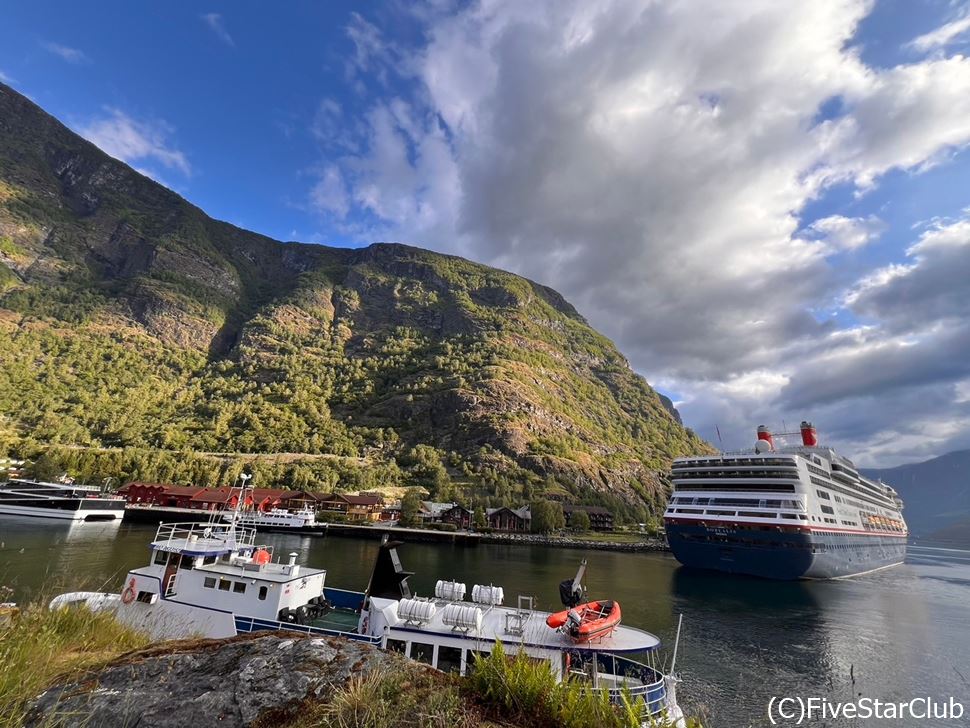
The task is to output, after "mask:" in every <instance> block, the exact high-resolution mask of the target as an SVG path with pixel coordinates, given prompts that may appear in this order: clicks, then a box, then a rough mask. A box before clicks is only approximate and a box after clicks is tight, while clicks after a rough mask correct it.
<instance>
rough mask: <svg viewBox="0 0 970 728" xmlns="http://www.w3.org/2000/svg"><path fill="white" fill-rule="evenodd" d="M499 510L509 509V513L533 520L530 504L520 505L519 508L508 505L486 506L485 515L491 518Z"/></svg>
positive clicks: (526, 519)
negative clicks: (499, 506) (498, 506)
mask: <svg viewBox="0 0 970 728" xmlns="http://www.w3.org/2000/svg"><path fill="white" fill-rule="evenodd" d="M499 511H508V512H509V513H512V514H515V515H516V516H518V517H519V518H521V519H523V520H525V521H531V520H532V511H530V510H529V506H520V507H519V508H509V507H508V506H502V507H501V508H486V509H485V515H486V516H487V517H489V518H491V517H492V516H493V515H494V514H496V513H498V512H499Z"/></svg>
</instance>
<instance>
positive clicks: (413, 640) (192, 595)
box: [51, 523, 683, 726]
mask: <svg viewBox="0 0 970 728" xmlns="http://www.w3.org/2000/svg"><path fill="white" fill-rule="evenodd" d="M255 536H256V534H255V530H254V529H251V528H247V527H241V526H238V525H236V524H235V523H229V524H221V523H210V524H201V523H184V524H162V525H161V526H160V527H159V529H158V532H157V533H156V536H155V538H154V540H153V541H152V543H151V556H150V560H149V563H148V565H146V566H142V567H139V568H136V569H132V570H131V571H130V572H129V573H128V575H127V576H126V577H125V581H124V583H123V588H122V590H121V592H120V593H117V594H103V593H75V594H64V595H61V596H59V597H56V598H55V599H54V600H53V601H52V602H51V607H52V608H60V607H64V606H71V605H75V604H85V605H88V606H89V607H91V608H92V609H99V610H111V611H113V612H114V613H115V615H116V616H117V618H118V619H119V620H120V621H122V622H123V623H125V624H128V625H130V626H133V627H135V628H137V629H140V630H143V631H146V632H149V633H150V634H152V635H154V636H155V637H156V638H159V639H164V638H177V637H184V636H188V635H203V636H206V637H229V636H232V635H236V634H240V633H245V632H253V631H259V630H290V631H294V632H301V633H305V634H310V635H330V636H336V637H341V638H345V639H351V640H358V641H363V642H367V643H369V644H372V645H374V646H376V647H378V648H382V649H386V650H392V651H396V652H400V653H402V654H404V655H405V656H406V657H408V658H410V659H412V660H416V661H418V662H423V663H425V664H428V665H430V666H431V667H434V668H436V669H438V670H442V671H445V672H455V673H458V674H466V673H467V672H469V671H470V670H473V669H474V661H475V659H476V657H477V656H478V655H482V654H487V653H489V652H491V651H492V650H493V649H495V647H496V645H498V644H499V643H503V645H504V646H505V649H506V650H508V651H519V652H523V653H525V654H526V655H528V656H529V657H531V658H534V659H537V660H541V661H543V662H545V663H546V664H547V665H548V666H549V669H550V670H551V671H552V673H553V674H554V675H555V676H556V678H557V679H559V680H570V679H571V680H581V681H585V682H588V683H589V684H591V686H592V687H593V688H594V689H598V690H603V691H605V692H606V693H607V694H608V695H609V697H610V698H611V699H613V700H614V701H616V702H618V703H621V702H623V701H624V700H628V701H632V705H634V706H635V707H637V708H638V709H639V710H640V711H641V712H642V719H643V723H644V725H650V724H655V723H656V722H657V721H659V720H665V721H669V722H670V723H671V724H673V725H678V726H683V714H682V712H681V710H680V708H679V707H678V705H677V701H676V682H677V678H676V677H675V676H674V674H673V672H672V670H671V671H669V672H665V671H663V670H662V669H660V667H658V665H657V662H656V657H655V656H656V652H657V650H658V648H659V647H660V640H659V639H658V638H657V637H656V636H654V635H652V634H650V633H649V632H645V631H643V630H640V629H636V628H633V627H628V626H620V625H619V622H618V621H617V624H616V625H615V626H614V627H613V629H612V630H611V631H610V632H609V633H608V634H606V633H604V634H602V635H601V636H599V637H598V638H597V639H595V640H582V641H576V640H575V639H573V638H572V637H570V636H569V635H568V634H566V633H565V632H563V631H562V630H559V629H550V627H549V626H548V624H547V620H548V619H549V617H550V616H551V615H550V614H549V613H548V612H542V611H539V610H537V609H535V607H534V604H533V599H532V597H526V596H519V597H517V599H516V602H515V605H514V606H512V605H506V604H505V594H504V590H503V589H502V587H500V586H496V585H492V584H478V585H474V586H473V588H472V590H471V594H470V599H466V593H467V591H468V590H467V588H466V585H465V584H463V583H460V582H456V581H444V580H441V581H438V582H437V584H436V586H435V589H434V595H433V596H427V597H422V596H417V595H415V594H413V593H412V592H411V590H410V587H409V585H408V577H409V576H411V574H410V573H409V572H406V571H404V569H403V568H402V566H401V561H400V558H399V556H398V553H397V548H396V547H397V545H398V544H395V543H387V542H385V543H384V544H382V546H381V548H380V550H379V552H378V558H377V560H376V563H375V565H374V569H373V572H372V574H371V578H370V582H369V584H368V587H367V590H366V591H364V592H356V591H348V590H343V589H334V588H332V587H330V586H327V585H326V571H325V570H322V569H315V568H310V567H307V566H304V565H301V564H298V563H296V554H295V553H293V554H289V556H288V558H287V559H286V560H285V561H283V560H281V559H277V558H275V556H274V553H273V549H272V547H271V546H267V545H261V544H258V543H257V542H256V538H255ZM579 576H581V573H580V575H577V579H574V580H572V582H571V583H572V586H573V589H572V593H576V594H580V593H582V589H581V586H580V584H579V583H578V577H579ZM571 601H572V598H571ZM566 606H573V604H572V603H570V604H567V605H566ZM634 657H635V658H636V659H634Z"/></svg>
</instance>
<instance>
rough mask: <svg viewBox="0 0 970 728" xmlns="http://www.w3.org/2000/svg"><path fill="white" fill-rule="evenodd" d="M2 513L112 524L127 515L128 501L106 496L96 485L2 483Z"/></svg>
mask: <svg viewBox="0 0 970 728" xmlns="http://www.w3.org/2000/svg"><path fill="white" fill-rule="evenodd" d="M0 514H4V515H8V516H34V517H37V518H60V519H65V520H69V521H113V520H115V519H118V520H121V519H122V518H124V516H125V499H124V498H118V497H115V496H109V495H104V494H102V493H101V489H100V488H98V487H97V486H90V485H73V484H65V483H41V482H37V481H33V480H10V481H8V482H6V483H0Z"/></svg>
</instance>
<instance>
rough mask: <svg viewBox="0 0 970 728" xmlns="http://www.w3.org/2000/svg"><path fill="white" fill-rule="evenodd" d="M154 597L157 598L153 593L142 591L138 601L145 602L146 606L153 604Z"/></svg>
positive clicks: (139, 593)
mask: <svg viewBox="0 0 970 728" xmlns="http://www.w3.org/2000/svg"><path fill="white" fill-rule="evenodd" d="M153 596H155V594H154V593H153V592H148V591H140V592H138V601H140V602H144V603H145V604H151V603H152V597H153Z"/></svg>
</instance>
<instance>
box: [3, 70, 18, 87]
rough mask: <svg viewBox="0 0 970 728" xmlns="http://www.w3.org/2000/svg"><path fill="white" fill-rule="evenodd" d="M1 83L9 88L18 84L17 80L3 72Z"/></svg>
mask: <svg viewBox="0 0 970 728" xmlns="http://www.w3.org/2000/svg"><path fill="white" fill-rule="evenodd" d="M0 82H3V83H5V84H7V85H8V86H9V85H11V84H15V83H17V81H16V79H14V78H13V77H12V76H8V75H7V74H6V73H4V72H3V71H0Z"/></svg>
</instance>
